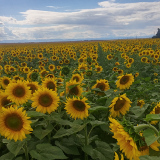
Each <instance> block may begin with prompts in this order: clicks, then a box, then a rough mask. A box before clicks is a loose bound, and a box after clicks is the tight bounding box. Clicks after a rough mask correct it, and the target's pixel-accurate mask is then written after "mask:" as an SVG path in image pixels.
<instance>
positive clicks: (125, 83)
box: [116, 74, 134, 89]
mask: <svg viewBox="0 0 160 160" xmlns="http://www.w3.org/2000/svg"><path fill="white" fill-rule="evenodd" d="M118 79H119V80H118V81H117V82H116V85H117V88H120V89H128V88H129V87H130V86H131V85H132V83H133V82H134V76H133V75H132V74H126V75H122V76H119V77H118Z"/></svg>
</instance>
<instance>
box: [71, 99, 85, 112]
mask: <svg viewBox="0 0 160 160" xmlns="http://www.w3.org/2000/svg"><path fill="white" fill-rule="evenodd" d="M73 107H74V108H75V109H76V110H77V111H84V110H85V108H86V105H85V104H84V103H83V102H82V101H80V100H75V101H73Z"/></svg>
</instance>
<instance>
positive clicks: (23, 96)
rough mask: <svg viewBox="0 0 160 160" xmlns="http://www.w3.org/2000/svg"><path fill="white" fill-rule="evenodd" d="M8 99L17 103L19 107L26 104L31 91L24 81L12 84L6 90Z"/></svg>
mask: <svg viewBox="0 0 160 160" xmlns="http://www.w3.org/2000/svg"><path fill="white" fill-rule="evenodd" d="M5 92H6V94H7V95H8V99H10V100H11V101H12V102H15V103H16V104H17V105H19V104H23V103H26V102H27V101H28V100H29V99H30V96H31V91H30V90H29V87H28V86H27V84H26V82H24V81H19V80H18V81H17V82H13V83H10V84H9V85H8V86H7V87H6V90H5Z"/></svg>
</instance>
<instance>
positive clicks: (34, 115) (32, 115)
mask: <svg viewBox="0 0 160 160" xmlns="http://www.w3.org/2000/svg"><path fill="white" fill-rule="evenodd" d="M26 113H27V116H28V117H44V116H47V115H46V114H44V113H40V112H37V111H26Z"/></svg>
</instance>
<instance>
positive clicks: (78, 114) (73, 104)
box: [64, 97, 90, 119]
mask: <svg viewBox="0 0 160 160" xmlns="http://www.w3.org/2000/svg"><path fill="white" fill-rule="evenodd" d="M86 100H87V99H86V98H82V99H80V98H75V97H73V98H72V99H71V98H68V99H67V101H66V105H65V108H64V109H65V110H66V111H67V113H68V114H70V115H71V117H72V118H74V119H77V118H80V119H84V118H86V117H88V109H89V108H90V106H89V105H88V104H87V103H86V102H85V101H86Z"/></svg>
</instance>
